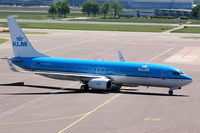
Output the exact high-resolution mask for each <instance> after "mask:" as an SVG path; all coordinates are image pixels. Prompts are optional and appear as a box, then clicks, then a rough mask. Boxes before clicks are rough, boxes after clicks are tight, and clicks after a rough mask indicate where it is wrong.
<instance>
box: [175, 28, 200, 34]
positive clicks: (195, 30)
mask: <svg viewBox="0 0 200 133" xmlns="http://www.w3.org/2000/svg"><path fill="white" fill-rule="evenodd" d="M172 33H200V27H187V28H182V29H178V30H175V31H172Z"/></svg>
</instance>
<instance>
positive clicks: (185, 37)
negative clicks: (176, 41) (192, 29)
mask: <svg viewBox="0 0 200 133" xmlns="http://www.w3.org/2000/svg"><path fill="white" fill-rule="evenodd" d="M181 38H183V39H200V36H184V37H181Z"/></svg>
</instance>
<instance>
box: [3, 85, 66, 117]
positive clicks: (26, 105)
mask: <svg viewBox="0 0 200 133" xmlns="http://www.w3.org/2000/svg"><path fill="white" fill-rule="evenodd" d="M64 89H65V86H64V87H62V88H61V89H60V90H64ZM55 93H57V92H53V93H51V94H55ZM50 96H52V95H43V96H40V97H38V98H36V99H33V100H31V101H28V102H26V103H24V104H22V105H20V106H17V107H15V108H12V109H10V110H8V111H6V112H3V113H1V114H0V118H3V117H5V116H7V115H10V114H12V113H14V112H17V111H18V110H20V109H23V108H26V107H28V106H30V105H32V104H34V103H37V102H39V101H41V100H43V99H45V98H47V97H50Z"/></svg>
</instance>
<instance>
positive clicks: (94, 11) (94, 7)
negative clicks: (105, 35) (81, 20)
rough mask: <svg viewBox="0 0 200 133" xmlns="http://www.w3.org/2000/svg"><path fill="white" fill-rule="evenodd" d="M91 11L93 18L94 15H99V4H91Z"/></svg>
mask: <svg viewBox="0 0 200 133" xmlns="http://www.w3.org/2000/svg"><path fill="white" fill-rule="evenodd" d="M91 10H92V14H93V16H95V17H96V15H97V14H98V13H99V10H100V6H99V3H97V2H92V8H91Z"/></svg>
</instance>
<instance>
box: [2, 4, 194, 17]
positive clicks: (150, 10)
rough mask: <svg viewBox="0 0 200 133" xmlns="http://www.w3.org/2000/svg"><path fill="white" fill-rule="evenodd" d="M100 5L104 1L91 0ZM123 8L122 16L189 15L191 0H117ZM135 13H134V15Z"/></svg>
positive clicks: (73, 5)
mask: <svg viewBox="0 0 200 133" xmlns="http://www.w3.org/2000/svg"><path fill="white" fill-rule="evenodd" d="M55 1H56V0H0V5H10V6H13V5H16V6H49V5H50V4H51V3H52V2H55ZM68 1H69V3H70V5H71V6H72V7H80V6H82V4H83V3H84V2H85V1H87V0H68ZM93 1H96V2H99V3H100V4H101V5H102V4H103V3H104V2H105V1H110V2H112V1H113V0H93ZM118 1H119V2H120V3H121V5H122V7H123V8H124V9H129V11H128V12H127V13H126V12H125V13H122V14H123V15H122V16H127V14H128V16H141V17H142V16H156V15H158V16H171V15H173V16H174V17H180V16H187V17H191V10H192V7H193V0H118ZM135 14H136V15H135Z"/></svg>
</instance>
